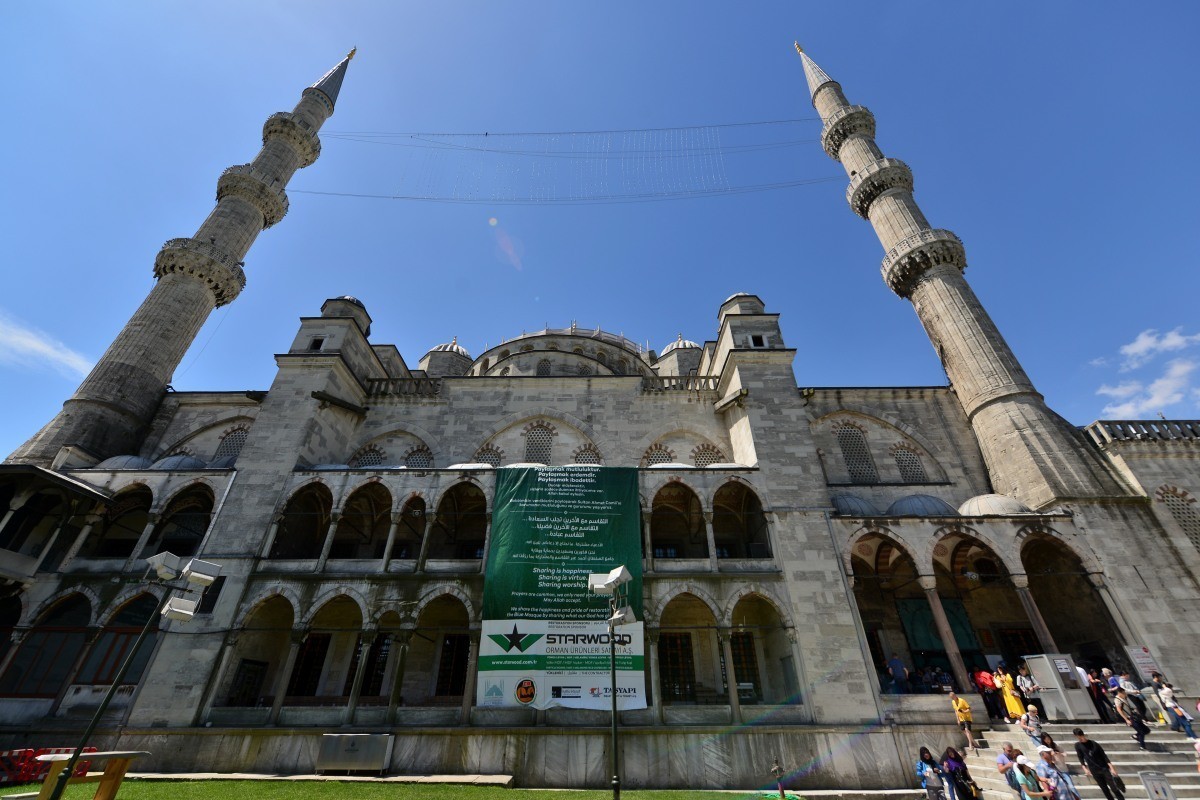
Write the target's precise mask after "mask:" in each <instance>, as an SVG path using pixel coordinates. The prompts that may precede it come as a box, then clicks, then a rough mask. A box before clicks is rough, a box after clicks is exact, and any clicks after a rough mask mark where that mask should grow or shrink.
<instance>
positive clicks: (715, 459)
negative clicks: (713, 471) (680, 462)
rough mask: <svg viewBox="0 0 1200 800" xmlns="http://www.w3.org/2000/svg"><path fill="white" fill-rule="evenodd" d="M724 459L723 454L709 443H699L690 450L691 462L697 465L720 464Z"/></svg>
mask: <svg viewBox="0 0 1200 800" xmlns="http://www.w3.org/2000/svg"><path fill="white" fill-rule="evenodd" d="M725 461H726V458H725V454H724V453H722V452H721V451H720V450H718V449H717V448H715V447H713V446H712V445H711V444H702V445H699V446H698V447H696V449H695V450H693V451H692V464H694V465H695V466H697V467H707V466H708V465H709V464H720V463H723V462H725Z"/></svg>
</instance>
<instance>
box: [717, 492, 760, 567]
mask: <svg viewBox="0 0 1200 800" xmlns="http://www.w3.org/2000/svg"><path fill="white" fill-rule="evenodd" d="M712 524H713V539H714V540H715V541H716V544H717V558H770V557H771V545H770V539H769V537H768V536H767V518H766V516H765V515H764V514H763V510H762V503H760V502H759V500H758V495H756V494H755V493H754V492H752V491H750V489H748V488H747V487H746V486H745V485H744V484H741V483H736V482H735V483H727V484H725V485H724V486H722V487H721V488H720V489H718V490H717V493H716V495H714V496H713V523H712Z"/></svg>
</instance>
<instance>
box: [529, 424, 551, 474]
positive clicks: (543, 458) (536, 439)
mask: <svg viewBox="0 0 1200 800" xmlns="http://www.w3.org/2000/svg"><path fill="white" fill-rule="evenodd" d="M553 440H554V434H553V433H552V432H551V430H550V429H549V428H547V427H545V426H544V425H535V426H534V427H532V428H530V429H529V431H528V432H527V433H526V434H525V460H526V461H528V462H529V463H531V464H549V463H551V461H550V452H551V445H552V444H553Z"/></svg>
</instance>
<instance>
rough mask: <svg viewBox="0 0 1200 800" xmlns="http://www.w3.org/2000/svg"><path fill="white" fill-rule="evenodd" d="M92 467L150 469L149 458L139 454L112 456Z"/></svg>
mask: <svg viewBox="0 0 1200 800" xmlns="http://www.w3.org/2000/svg"><path fill="white" fill-rule="evenodd" d="M92 469H150V459H148V458H142V457H141V456H113V457H112V458H106V459H104V460H103V461H101V462H100V463H99V464H97V465H96V466H94V467H92Z"/></svg>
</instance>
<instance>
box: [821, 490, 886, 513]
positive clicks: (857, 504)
mask: <svg viewBox="0 0 1200 800" xmlns="http://www.w3.org/2000/svg"><path fill="white" fill-rule="evenodd" d="M829 499H830V501H831V502H832V503H833V507H834V509H836V510H837V513H838V514H840V515H841V516H843V517H878V516H879V509H877V508H875V506H874V505H873V504H872V503H871V501H870V500H864V499H863V498H861V497H859V496H858V495H856V494H835V495H834V496H833V497H831V498H829Z"/></svg>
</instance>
